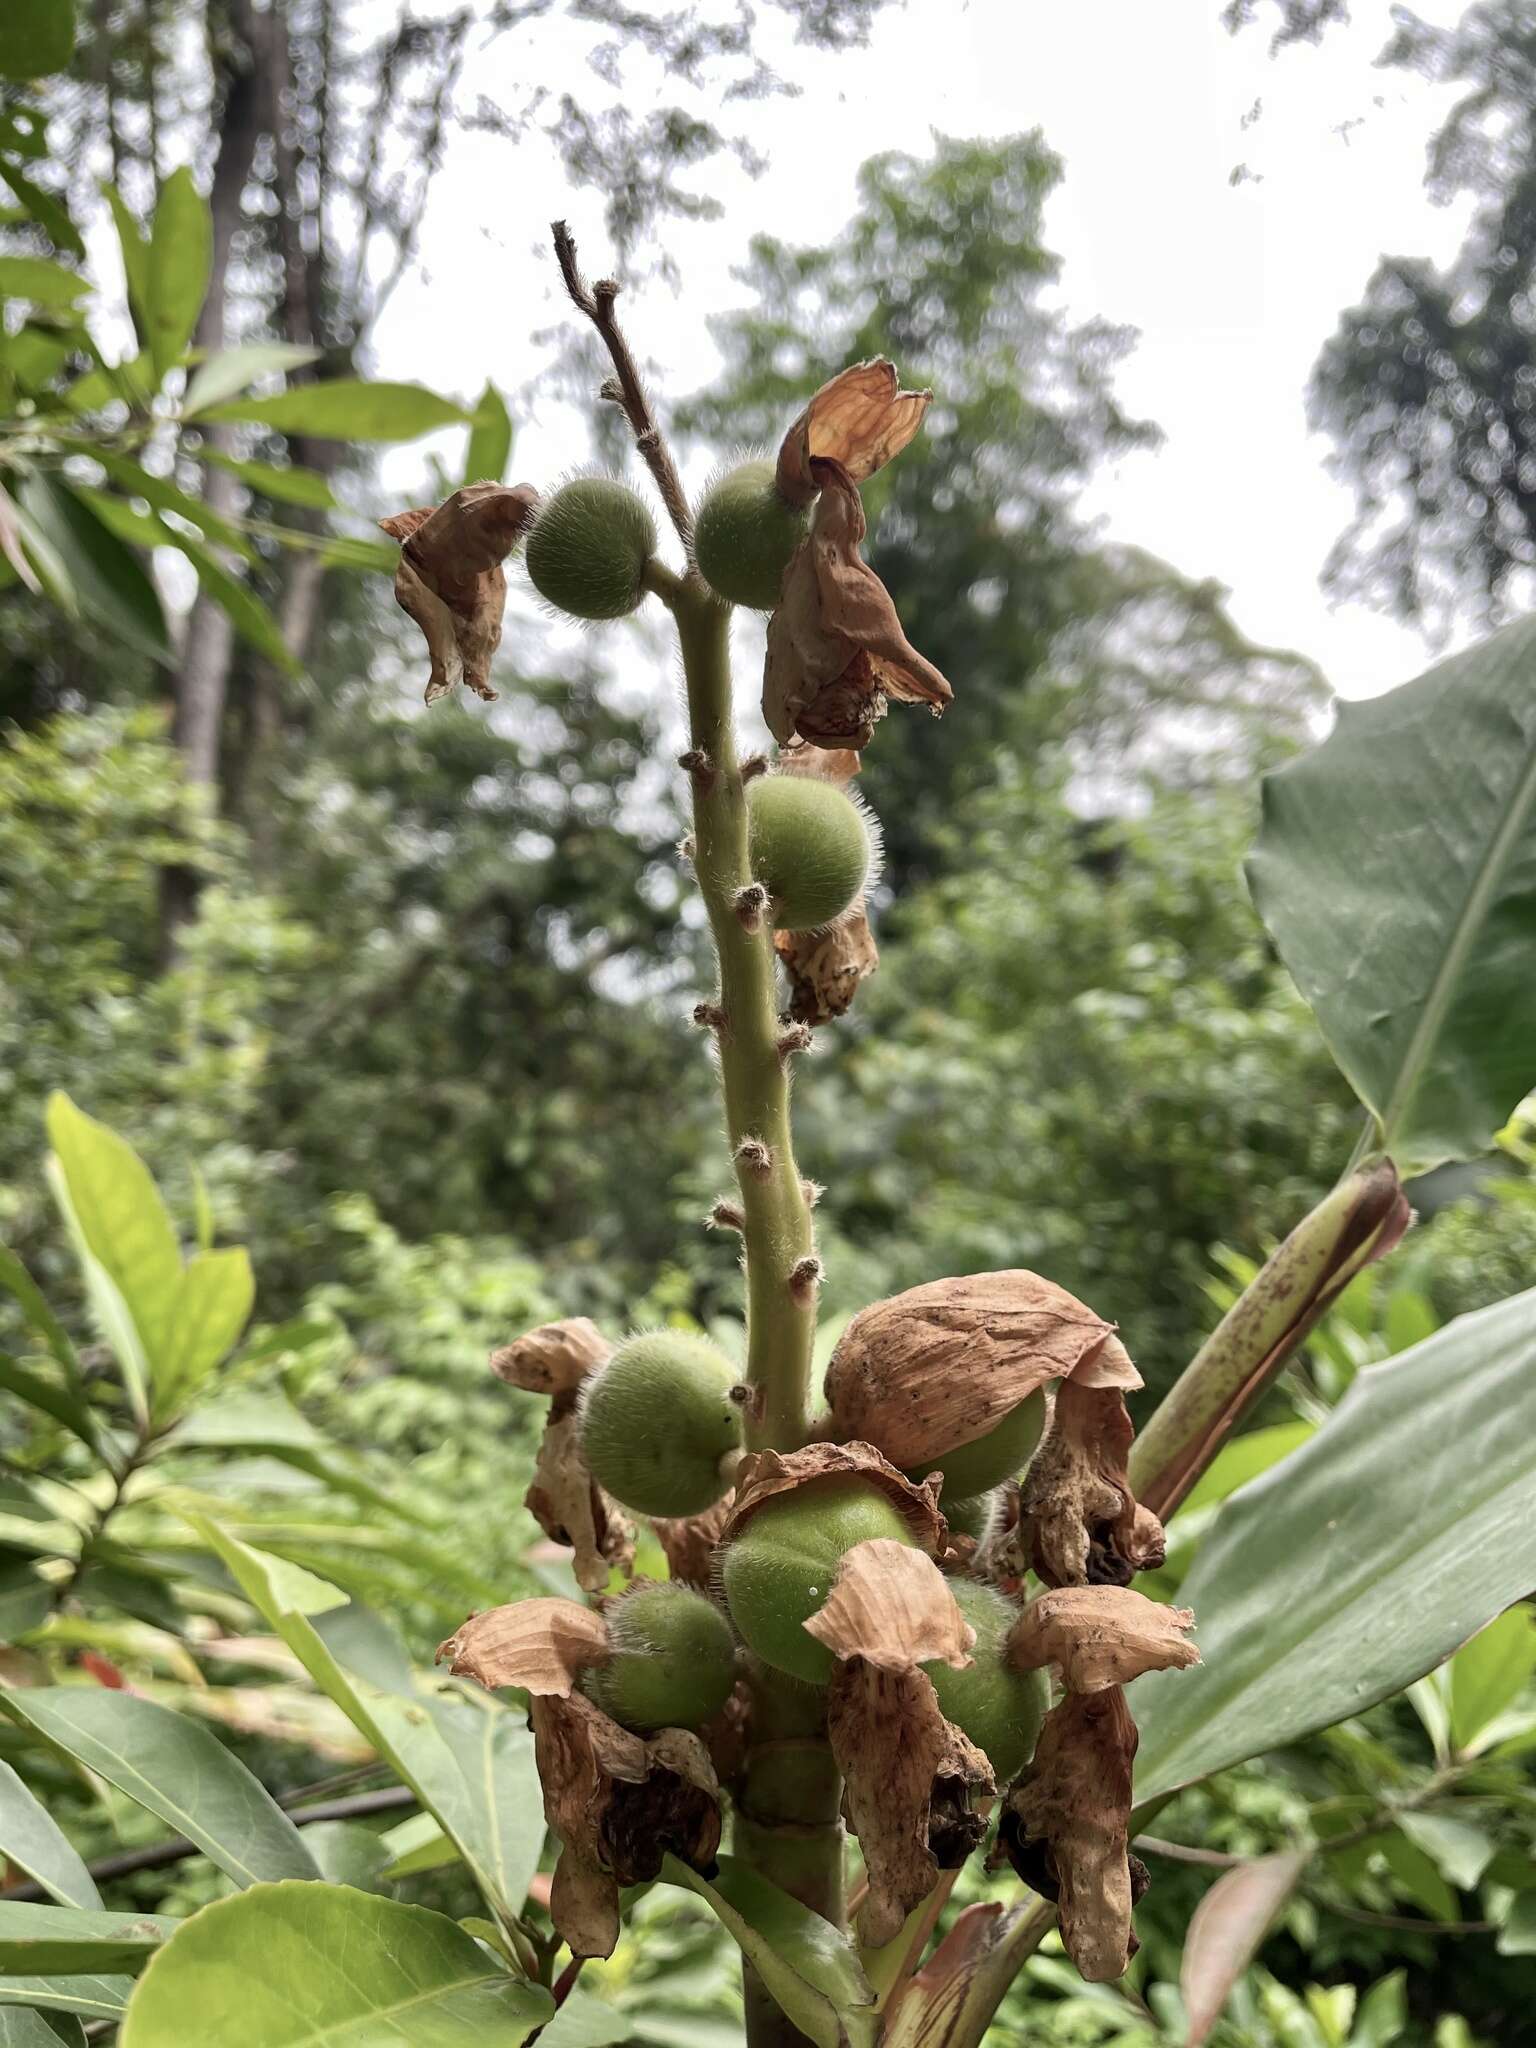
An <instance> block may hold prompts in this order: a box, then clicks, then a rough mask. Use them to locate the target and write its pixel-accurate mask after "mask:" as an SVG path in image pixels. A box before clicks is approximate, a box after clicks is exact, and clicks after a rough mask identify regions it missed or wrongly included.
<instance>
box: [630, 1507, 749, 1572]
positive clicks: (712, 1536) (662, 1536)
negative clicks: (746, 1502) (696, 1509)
mask: <svg viewBox="0 0 1536 2048" xmlns="http://www.w3.org/2000/svg"><path fill="white" fill-rule="evenodd" d="M734 1502H735V1495H734V1494H731V1493H727V1494H724V1495H722V1496H721V1498H720V1499H719V1500H717V1501H716V1502H715V1504H714V1506H713V1507H710V1508H705V1510H704V1512H703V1513H702V1514H699V1515H677V1516H672V1517H661V1516H656V1515H653V1516H652V1517H651V1527H652V1528H653V1529H654V1530H655V1531H656V1540H657V1542H658V1543H659V1544H660V1545H661V1547H662V1549H663V1550H664V1551H665V1553H666V1558H667V1570H668V1571H669V1572H670V1573H671V1575H672V1577H673V1578H674V1579H680V1580H681V1581H682V1583H683V1584H684V1585H685V1586H697V1587H698V1589H699V1591H700V1592H701V1593H708V1592H710V1591H712V1589H713V1586H714V1560H715V1549H716V1546H717V1545H718V1544H719V1541H720V1538H721V1536H722V1535H723V1534H724V1531H725V1525H726V1522H727V1520H728V1519H729V1517H730V1512H731V1508H732V1506H733V1505H734Z"/></svg>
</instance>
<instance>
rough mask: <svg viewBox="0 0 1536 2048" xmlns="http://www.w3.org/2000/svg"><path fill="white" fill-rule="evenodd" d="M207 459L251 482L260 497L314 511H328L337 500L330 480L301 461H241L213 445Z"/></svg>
mask: <svg viewBox="0 0 1536 2048" xmlns="http://www.w3.org/2000/svg"><path fill="white" fill-rule="evenodd" d="M203 460H204V461H205V462H214V463H217V464H218V466H219V468H220V469H227V470H228V471H229V473H230V475H231V476H237V477H239V479H240V481H241V482H242V483H244V484H249V486H250V488H251V489H252V490H253V491H255V492H256V493H257V494H258V496H260V497H264V498H276V499H277V500H278V501H279V502H280V503H281V504H284V505H305V506H308V507H309V508H310V509H311V510H313V511H316V512H325V511H328V510H330V508H331V507H332V506H333V505H334V504H335V503H336V499H335V497H334V495H333V493H332V491H331V487H330V485H329V483H327V481H326V479H325V478H324V477H323V476H321V474H320V472H319V471H318V470H316V469H304V468H302V467H301V466H300V465H299V464H298V463H286V464H284V465H282V466H281V467H279V465H278V464H277V463H275V462H237V461H236V460H235V459H234V457H233V456H229V455H220V454H219V453H218V452H217V451H216V450H214V449H212V448H205V449H204V450H203Z"/></svg>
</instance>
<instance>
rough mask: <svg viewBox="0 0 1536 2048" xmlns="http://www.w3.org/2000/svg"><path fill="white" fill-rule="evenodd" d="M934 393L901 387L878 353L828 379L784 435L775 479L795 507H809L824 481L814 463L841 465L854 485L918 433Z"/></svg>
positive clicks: (785, 496)
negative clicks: (874, 356)
mask: <svg viewBox="0 0 1536 2048" xmlns="http://www.w3.org/2000/svg"><path fill="white" fill-rule="evenodd" d="M932 400H933V393H932V392H931V391H903V390H902V389H901V382H900V379H899V378H898V377H897V375H896V365H895V364H894V363H891V362H887V361H886V360H885V358H884V357H883V356H877V357H876V358H875V359H874V360H873V361H872V362H868V363H854V364H852V365H851V366H850V367H849V368H848V369H846V370H840V371H839V372H838V374H837V375H836V376H835V377H833V378H830V379H829V380H828V381H827V382H826V383H825V384H823V385H822V387H821V389H820V390H819V391H818V392H817V393H816V394H815V396H814V397H813V398H812V399H811V401H810V403H809V404H808V405H807V406H806V408H805V410H804V412H802V413H801V415H800V417H799V418H798V419H797V420H796V421H795V422H794V424H793V425H792V426H791V427H790V429H789V431H788V433H787V434H785V436H784V439H783V442H782V444H781V445H780V448H779V460H778V466H777V470H776V473H775V477H774V481H775V483H776V484H777V486H778V490H779V495H780V496H781V497H783V498H786V499H788V501H789V503H790V504H791V505H808V504H809V503H810V502H811V500H812V498H814V497H815V495H816V493H817V491H818V489H819V488H820V482H819V479H818V478H817V476H816V474H815V470H814V468H813V464H814V463H815V462H816V461H818V460H829V461H832V462H836V463H839V464H841V466H842V467H843V468H844V469H845V470H846V471H847V472H848V474H849V476H850V477H851V478H852V479H853V481H854V482H855V483H856V484H861V483H863V481H864V479H865V478H866V477H871V476H873V475H874V473H875V471H876V470H877V469H884V467H885V465H886V464H887V463H888V462H890V461H891V460H892V459H893V458H894V457H895V456H898V455H899V454H900V453H901V451H902V449H903V448H905V447H906V445H907V443H908V442H909V441H910V440H911V439H912V437H913V436H914V435H915V434H916V432H917V430H918V428H919V427H920V426H921V425H922V424H923V415H924V414H925V413H926V412H927V410H928V407H929V405H930V404H931V403H932Z"/></svg>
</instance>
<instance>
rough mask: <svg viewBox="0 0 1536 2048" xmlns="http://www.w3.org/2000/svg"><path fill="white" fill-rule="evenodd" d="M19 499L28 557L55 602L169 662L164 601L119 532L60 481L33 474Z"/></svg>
mask: <svg viewBox="0 0 1536 2048" xmlns="http://www.w3.org/2000/svg"><path fill="white" fill-rule="evenodd" d="M16 496H17V503H18V504H19V506H20V508H21V511H22V513H23V515H24V520H25V523H24V525H23V529H22V539H23V541H24V543H25V545H26V548H27V552H28V554H29V555H32V557H33V560H34V564H35V566H36V568H37V570H38V573H39V575H40V576H42V577H43V580H44V582H45V583H47V584H49V586H50V588H53V589H54V594H55V596H56V598H57V599H58V600H59V601H60V602H62V603H63V604H64V605H65V607H66V609H71V608H72V609H74V610H76V611H78V612H80V613H82V614H83V615H84V616H85V617H86V618H88V619H90V620H91V621H92V623H93V624H95V625H97V626H99V627H100V628H101V629H102V631H103V632H104V633H105V634H106V635H107V636H108V638H109V639H110V640H112V641H113V642H114V643H115V644H116V645H117V646H118V647H120V648H122V649H124V650H125V651H127V652H129V653H133V654H142V655H147V656H148V657H149V658H150V659H151V660H152V661H158V662H162V663H165V664H167V665H169V663H170V662H171V660H172V653H171V644H170V640H169V637H168V636H167V633H166V629H165V614H164V612H163V611H162V610H161V608H160V599H159V597H158V596H157V595H156V592H155V587H154V585H153V584H152V583H151V582H150V580H149V578H148V577H147V576H146V575H145V573H144V571H143V569H142V568H141V567H140V566H139V563H138V560H137V558H136V557H135V556H134V555H133V553H132V552H131V551H130V550H129V549H128V548H126V547H125V546H124V545H123V543H122V542H121V541H120V540H119V539H118V537H117V535H116V534H115V533H110V532H109V531H108V530H107V528H106V527H105V526H103V525H102V523H101V521H100V520H99V519H98V518H97V517H96V515H95V513H94V512H92V511H91V509H90V507H89V506H88V505H86V504H84V503H83V502H82V501H81V500H80V499H79V498H78V497H77V496H76V495H75V493H74V492H73V491H71V490H70V489H69V487H68V485H66V484H63V483H60V482H59V481H58V479H57V478H56V477H52V476H45V475H43V474H42V473H41V472H40V471H38V472H34V474H33V475H31V476H29V477H27V478H26V479H25V480H24V481H23V483H22V484H21V486H20V488H19V489H18V491H17V494H16ZM39 548H40V549H41V554H42V556H43V557H46V568H45V560H44V559H42V558H40V555H39ZM60 578H62V584H61V585H59V581H58V579H60ZM56 586H57V587H56Z"/></svg>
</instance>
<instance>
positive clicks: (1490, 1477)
mask: <svg viewBox="0 0 1536 2048" xmlns="http://www.w3.org/2000/svg"><path fill="white" fill-rule="evenodd" d="M1533 1485H1536V1291H1533V1292H1529V1293H1526V1294H1519V1295H1515V1296H1514V1297H1512V1298H1511V1299H1510V1300H1508V1301H1502V1302H1499V1303H1497V1304H1496V1305H1495V1306H1494V1307H1492V1308H1487V1309H1483V1310H1481V1311H1479V1312H1478V1313H1477V1314H1475V1315H1468V1316H1462V1317H1459V1318H1458V1319H1457V1320H1456V1321H1455V1322H1453V1323H1449V1324H1447V1326H1446V1327H1445V1328H1444V1329H1443V1330H1441V1331H1439V1332H1437V1333H1436V1335H1435V1336H1433V1337H1430V1338H1427V1339H1426V1340H1425V1342H1424V1343H1422V1344H1419V1345H1417V1346H1415V1348H1414V1349H1413V1350H1412V1351H1404V1352H1400V1353H1399V1354H1398V1355H1397V1356H1396V1357H1395V1358H1393V1359H1391V1360H1389V1361H1388V1362H1387V1363H1386V1364H1384V1365H1377V1366H1373V1367H1370V1368H1369V1369H1368V1370H1366V1371H1364V1372H1362V1373H1361V1374H1360V1375H1359V1377H1358V1378H1357V1379H1356V1381H1355V1382H1354V1384H1353V1386H1352V1387H1351V1388H1350V1390H1349V1392H1348V1393H1347V1394H1346V1395H1345V1397H1344V1399H1343V1401H1342V1402H1341V1403H1340V1404H1339V1406H1338V1407H1337V1408H1336V1409H1335V1410H1334V1412H1333V1414H1332V1415H1331V1416H1330V1417H1329V1418H1328V1420H1327V1421H1326V1422H1325V1423H1324V1424H1323V1426H1322V1428H1321V1429H1320V1430H1319V1431H1318V1433H1317V1435H1316V1436H1314V1437H1313V1438H1312V1440H1311V1441H1310V1442H1309V1443H1306V1444H1304V1445H1303V1446H1302V1447H1301V1449H1300V1450H1297V1451H1294V1452H1293V1453H1292V1454H1291V1456H1290V1457H1289V1458H1287V1459H1286V1460H1285V1462H1284V1463H1283V1464H1281V1465H1277V1466H1275V1467H1274V1468H1273V1469H1272V1470H1271V1471H1269V1472H1267V1473H1265V1474H1263V1475H1262V1476H1261V1477H1260V1478H1258V1479H1256V1480H1254V1481H1253V1483H1252V1484H1251V1485H1249V1486H1247V1487H1245V1488H1244V1489H1243V1491H1242V1492H1241V1493H1240V1494H1237V1495H1235V1496H1234V1497H1233V1498H1232V1499H1231V1500H1230V1501H1229V1502H1228V1503H1227V1505H1226V1506H1225V1507H1224V1508H1223V1509H1222V1510H1221V1513H1220V1514H1219V1516H1218V1517H1217V1519H1216V1523H1215V1527H1214V1529H1213V1530H1212V1532H1211V1534H1210V1535H1209V1536H1208V1537H1207V1539H1206V1542H1205V1544H1204V1546H1203V1547H1202V1549H1201V1550H1200V1552H1199V1554H1198V1556H1197V1557H1196V1559H1195V1563H1194V1565H1193V1567H1192V1568H1191V1570H1190V1573H1189V1576H1188V1577H1187V1578H1186V1579H1185V1581H1184V1583H1183V1585H1182V1587H1181V1589H1180V1593H1179V1598H1180V1600H1181V1601H1182V1602H1184V1603H1185V1604H1186V1605H1188V1606H1190V1607H1192V1608H1193V1609H1194V1610H1195V1613H1196V1615H1197V1617H1198V1623H1197V1640H1198V1642H1199V1644H1200V1648H1201V1652H1202V1655H1203V1657H1204V1660H1205V1661H1204V1662H1203V1663H1202V1664H1200V1665H1198V1666H1196V1667H1195V1668H1194V1669H1193V1670H1190V1671H1180V1672H1158V1673H1153V1674H1150V1675H1148V1676H1147V1677H1145V1678H1141V1679H1138V1680H1137V1682H1136V1685H1135V1687H1134V1688H1133V1689H1132V1691H1131V1693H1130V1701H1131V1705H1132V1708H1133V1709H1134V1711H1135V1714H1136V1718H1137V1721H1138V1723H1139V1724H1140V1727H1141V1750H1140V1755H1139V1757H1138V1760H1137V1761H1138V1770H1137V1786H1136V1790H1137V1797H1138V1799H1139V1800H1142V1801H1149V1800H1152V1799H1156V1798H1160V1797H1161V1796H1163V1795H1164V1794H1166V1793H1169V1792H1172V1791H1174V1790H1176V1789H1177V1788H1178V1787H1179V1786H1181V1785H1188V1784H1192V1783H1194V1782H1195V1781H1196V1780H1198V1779H1200V1778H1205V1777H1209V1776H1210V1775H1211V1773H1212V1772H1213V1771H1219V1770H1225V1769H1226V1768H1227V1767H1228V1765H1230V1764H1235V1763H1240V1762H1241V1761H1242V1760H1243V1759H1244V1758H1245V1757H1250V1756H1257V1755H1260V1754H1261V1753H1263V1752H1264V1751H1267V1750H1271V1749H1278V1748H1280V1747H1281V1746H1282V1745H1283V1744H1286V1743H1290V1742H1294V1741H1296V1740H1297V1739H1298V1738H1299V1737H1301V1736H1303V1735H1307V1734H1310V1733H1311V1732H1312V1731H1313V1730H1314V1729H1318V1728H1325V1727H1327V1726H1328V1725H1329V1723H1330V1722H1333V1721H1340V1720H1344V1719H1346V1718H1348V1717H1349V1716H1350V1715H1353V1714H1359V1713H1363V1712H1364V1711H1365V1709H1366V1708H1367V1707H1370V1706H1374V1705H1375V1704H1376V1702H1377V1701H1378V1700H1383V1699H1387V1698H1389V1697H1390V1696H1391V1695H1392V1694H1393V1693H1396V1692H1400V1691H1402V1689H1403V1688H1404V1686H1406V1685H1410V1684H1412V1683H1413V1681H1414V1680H1415V1679H1418V1678H1420V1677H1422V1676H1423V1674H1424V1673H1425V1672H1426V1671H1431V1670H1433V1669H1434V1668H1435V1666H1437V1665H1438V1664H1440V1663H1442V1662H1443V1661H1444V1659H1445V1658H1446V1657H1448V1656H1449V1655H1450V1654H1451V1653H1452V1652H1453V1651H1454V1650H1456V1649H1458V1648H1459V1647H1460V1646H1461V1644H1462V1643H1464V1642H1465V1641H1466V1640H1467V1639H1468V1637H1469V1636H1471V1635H1472V1634H1473V1633H1474V1632H1475V1631H1476V1630H1477V1629H1479V1628H1481V1627H1482V1626H1483V1625H1484V1624H1485V1623H1486V1622H1488V1621H1490V1620H1491V1619H1492V1618H1493V1617H1494V1616H1495V1615H1496V1614H1498V1613H1500V1612H1501V1611H1502V1610H1503V1609H1504V1608H1505V1607H1507V1606H1508V1605H1509V1604H1510V1602H1511V1601H1513V1600H1516V1599H1519V1598H1520V1597H1521V1596H1522V1595H1523V1594H1525V1593H1527V1592H1528V1591H1529V1590H1530V1588H1531V1586H1532V1585H1533V1584H1536V1522H1533V1519H1532V1517H1531V1515H1530V1512H1529V1503H1530V1499H1531V1491H1532V1487H1533ZM1426 1558H1433V1559H1435V1560H1437V1563H1436V1568H1435V1569H1434V1570H1433V1571H1426V1569H1425V1564H1424V1560H1425V1559H1426Z"/></svg>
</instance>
